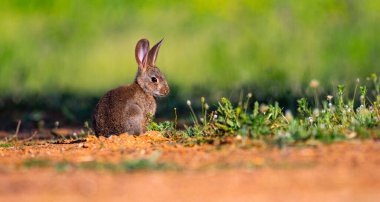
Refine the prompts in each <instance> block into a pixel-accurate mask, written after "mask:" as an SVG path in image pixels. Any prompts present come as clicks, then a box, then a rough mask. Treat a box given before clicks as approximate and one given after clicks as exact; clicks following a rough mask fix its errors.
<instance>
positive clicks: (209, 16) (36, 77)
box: [0, 0, 380, 128]
mask: <svg viewBox="0 0 380 202" xmlns="http://www.w3.org/2000/svg"><path fill="white" fill-rule="evenodd" d="M379 11H380V1H376V0H361V1H355V0H309V1H292V0H291V1H280V0H267V1H258V0H230V1H228V0H226V1H219V0H209V1H204V0H189V1H176V0H161V1H143V0H113V1H107V0H92V1H77V0H55V1H51V0H3V1H1V3H0V100H1V101H0V112H1V117H2V124H0V125H1V126H2V127H1V128H7V126H9V127H11V126H12V124H13V125H14V122H15V121H16V120H20V119H22V120H25V121H26V122H28V121H31V122H33V121H34V122H37V121H39V120H47V122H49V121H48V120H49V118H50V117H51V115H52V114H55V115H56V117H53V118H50V119H51V120H50V122H52V121H54V119H59V118H61V115H62V116H63V118H64V119H65V120H66V121H67V123H81V122H83V121H85V120H89V119H90V118H91V117H90V113H91V110H92V108H93V106H94V104H95V103H96V101H97V99H98V98H99V96H101V95H102V94H104V93H105V92H106V91H107V90H109V89H111V88H114V87H116V86H119V85H122V84H126V83H129V82H131V81H132V80H133V78H134V76H135V72H136V63H135V59H134V48H135V44H136V42H137V41H138V40H139V39H140V38H148V39H150V40H151V44H152V45H153V44H154V43H156V42H157V41H159V40H160V39H161V38H163V37H165V41H164V44H163V46H162V47H161V50H160V54H159V57H158V60H157V64H158V66H159V67H161V70H162V71H163V72H164V73H165V74H166V76H167V79H168V81H169V84H170V85H171V86H172V94H171V97H169V98H166V99H164V100H161V104H160V106H161V107H159V109H160V111H159V114H158V116H159V117H160V116H162V117H164V116H165V115H164V114H168V113H169V111H170V113H171V110H172V108H173V107H179V108H181V106H183V104H184V100H187V99H198V98H199V96H206V98H208V99H210V100H216V99H217V98H219V97H220V96H226V97H236V96H238V95H239V93H240V92H241V91H242V90H244V92H248V91H252V92H253V94H254V97H255V98H256V99H259V100H262V101H265V102H272V101H273V100H279V101H280V102H281V103H282V104H283V105H284V106H287V107H289V108H294V103H295V100H296V98H297V97H300V96H304V95H305V94H307V86H308V83H309V82H310V80H312V79H317V80H318V81H319V82H320V84H321V86H320V91H321V92H322V93H325V94H327V93H332V91H333V86H334V85H337V84H350V83H354V82H355V80H356V78H362V79H363V78H365V77H366V76H368V75H370V74H371V73H379V72H380V71H379V70H380V57H379V53H380V37H379V33H380V12H379ZM364 80H365V79H364ZM348 86H349V85H348ZM183 107H184V106H183ZM6 120H11V123H9V124H5V121H6Z"/></svg>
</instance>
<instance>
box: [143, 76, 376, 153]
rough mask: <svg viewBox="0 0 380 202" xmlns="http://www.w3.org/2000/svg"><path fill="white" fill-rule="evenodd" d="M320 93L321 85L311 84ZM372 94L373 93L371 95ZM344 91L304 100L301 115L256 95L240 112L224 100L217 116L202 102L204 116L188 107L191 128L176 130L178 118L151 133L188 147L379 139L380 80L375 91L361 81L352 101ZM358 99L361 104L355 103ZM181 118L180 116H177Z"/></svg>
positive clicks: (245, 101)
mask: <svg viewBox="0 0 380 202" xmlns="http://www.w3.org/2000/svg"><path fill="white" fill-rule="evenodd" d="M310 88H311V90H313V91H315V92H318V88H319V84H318V82H316V81H314V82H313V83H311V84H310ZM369 92H371V93H369ZM347 95H348V92H346V91H345V86H344V85H338V86H337V93H336V94H335V95H325V97H326V98H324V99H322V100H319V97H324V96H321V95H316V96H315V97H314V101H313V102H310V101H308V100H307V99H306V98H300V99H298V100H297V103H298V109H297V111H298V115H297V116H294V115H293V114H292V113H291V112H290V111H286V112H285V113H284V112H283V108H282V107H280V106H279V104H278V102H274V104H269V105H267V104H264V103H259V102H258V101H253V100H251V99H252V93H248V94H247V96H246V97H245V98H243V97H241V99H240V101H239V103H238V105H237V106H233V104H232V103H231V101H230V100H228V99H227V98H224V97H223V98H221V99H220V101H219V102H218V105H217V108H216V110H210V109H209V105H208V104H207V102H206V100H205V98H204V97H202V98H201V100H200V103H201V113H200V114H197V113H196V112H195V111H194V110H193V107H192V103H191V101H190V100H189V101H187V105H188V107H189V109H190V115H191V120H192V124H191V125H188V126H186V125H185V129H184V130H177V129H176V125H177V118H176V119H175V120H174V121H166V122H162V123H155V122H152V123H151V124H150V126H149V127H148V129H149V130H158V131H161V132H162V133H163V134H164V135H165V136H167V137H169V138H171V139H172V140H174V141H176V142H179V143H183V144H185V145H194V144H205V143H211V144H215V143H217V144H220V143H223V142H227V141H228V139H229V138H231V137H234V138H238V139H240V140H241V139H243V140H247V139H249V140H251V141H252V140H261V141H264V142H266V143H269V144H274V145H278V146H279V147H283V146H286V145H292V144H298V143H305V142H308V141H309V140H317V141H320V142H325V143H331V142H335V141H343V140H349V139H379V138H380V130H379V129H380V79H379V78H378V77H377V75H376V74H372V75H371V77H370V85H369V86H368V87H367V86H365V85H361V83H360V81H359V80H358V81H357V82H356V85H355V91H354V93H353V95H354V96H353V97H348V96H347ZM356 97H358V98H359V99H358V100H359V102H358V103H355V100H357V99H356ZM176 117H177V116H176Z"/></svg>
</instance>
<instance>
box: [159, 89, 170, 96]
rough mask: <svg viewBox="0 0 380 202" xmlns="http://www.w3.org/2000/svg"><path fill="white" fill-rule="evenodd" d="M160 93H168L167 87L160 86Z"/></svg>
mask: <svg viewBox="0 0 380 202" xmlns="http://www.w3.org/2000/svg"><path fill="white" fill-rule="evenodd" d="M160 91H161V93H162V94H163V95H167V94H169V88H161V90H160Z"/></svg>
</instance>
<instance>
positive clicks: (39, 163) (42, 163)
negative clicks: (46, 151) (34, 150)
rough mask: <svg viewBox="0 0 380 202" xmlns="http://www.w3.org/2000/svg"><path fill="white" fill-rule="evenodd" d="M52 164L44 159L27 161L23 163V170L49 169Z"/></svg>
mask: <svg viewBox="0 0 380 202" xmlns="http://www.w3.org/2000/svg"><path fill="white" fill-rule="evenodd" d="M51 164H52V162H50V161H49V160H46V159H34V158H31V159H27V160H25V161H24V162H23V166H24V167H25V168H44V167H49V166H50V165H51Z"/></svg>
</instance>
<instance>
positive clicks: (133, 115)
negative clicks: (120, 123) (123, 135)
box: [124, 104, 145, 135]
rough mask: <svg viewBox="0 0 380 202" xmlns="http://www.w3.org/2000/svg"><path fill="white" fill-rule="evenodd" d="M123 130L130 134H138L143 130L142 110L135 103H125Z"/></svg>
mask: <svg viewBox="0 0 380 202" xmlns="http://www.w3.org/2000/svg"><path fill="white" fill-rule="evenodd" d="M125 117H126V119H125V120H126V122H125V123H124V124H125V131H126V132H128V134H130V135H140V134H143V133H144V132H145V128H144V124H143V123H144V120H145V119H144V111H143V110H142V109H141V108H140V107H139V106H138V105H136V104H131V105H127V107H126V113H125Z"/></svg>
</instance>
